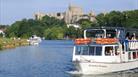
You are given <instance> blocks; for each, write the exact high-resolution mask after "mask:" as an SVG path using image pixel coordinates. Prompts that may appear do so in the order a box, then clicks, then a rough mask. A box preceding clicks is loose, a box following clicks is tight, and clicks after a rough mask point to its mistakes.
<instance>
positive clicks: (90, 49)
mask: <svg viewBox="0 0 138 77" xmlns="http://www.w3.org/2000/svg"><path fill="white" fill-rule="evenodd" d="M75 54H76V55H93V56H100V55H102V47H101V46H76V52H75Z"/></svg>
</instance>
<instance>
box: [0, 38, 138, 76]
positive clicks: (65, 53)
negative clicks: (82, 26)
mask: <svg viewBox="0 0 138 77" xmlns="http://www.w3.org/2000/svg"><path fill="white" fill-rule="evenodd" d="M72 50H73V41H64V40H52V41H49V40H46V41H43V42H42V43H41V44H40V45H38V46H24V47H17V48H15V49H7V50H2V51H1V52H0V77H138V69H135V70H130V71H126V72H118V73H110V74H105V75H89V76H88V75H87V76H86V75H85V76H83V75H72V74H69V73H68V71H72V70H74V66H73V64H72V62H71V59H72Z"/></svg>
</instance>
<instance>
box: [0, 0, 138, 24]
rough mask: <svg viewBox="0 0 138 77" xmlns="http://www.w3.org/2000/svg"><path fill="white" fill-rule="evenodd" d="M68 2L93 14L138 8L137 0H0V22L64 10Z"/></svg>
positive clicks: (7, 22)
mask: <svg viewBox="0 0 138 77" xmlns="http://www.w3.org/2000/svg"><path fill="white" fill-rule="evenodd" d="M70 4H73V5H77V6H79V7H82V8H83V11H84V12H85V13H87V12H90V11H93V12H94V13H95V14H99V13H102V12H110V11H112V10H116V11H125V10H136V9H137V10H138V0H0V24H3V25H7V24H9V25H10V24H12V23H14V22H15V21H18V20H22V19H24V18H27V19H29V18H33V14H34V13H36V12H42V13H52V12H64V11H66V10H67V9H68V6H69V5H70Z"/></svg>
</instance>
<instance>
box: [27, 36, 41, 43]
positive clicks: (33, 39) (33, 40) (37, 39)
mask: <svg viewBox="0 0 138 77" xmlns="http://www.w3.org/2000/svg"><path fill="white" fill-rule="evenodd" d="M41 41H42V40H41V38H40V37H38V36H36V35H32V36H31V37H30V38H29V44H30V45H39V43H40V42H41Z"/></svg>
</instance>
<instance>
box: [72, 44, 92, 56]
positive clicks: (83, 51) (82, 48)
mask: <svg viewBox="0 0 138 77" xmlns="http://www.w3.org/2000/svg"><path fill="white" fill-rule="evenodd" d="M75 54H76V55H81V54H82V55H88V54H89V53H88V47H87V46H76V52H75Z"/></svg>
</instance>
